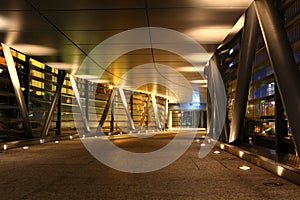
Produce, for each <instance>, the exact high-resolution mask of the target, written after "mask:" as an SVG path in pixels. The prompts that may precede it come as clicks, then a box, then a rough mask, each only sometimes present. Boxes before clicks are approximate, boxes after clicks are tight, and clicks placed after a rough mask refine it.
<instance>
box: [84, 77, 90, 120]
mask: <svg viewBox="0 0 300 200" xmlns="http://www.w3.org/2000/svg"><path fill="white" fill-rule="evenodd" d="M89 93H90V90H89V81H88V80H84V97H85V118H86V120H87V121H89V99H90V98H89Z"/></svg>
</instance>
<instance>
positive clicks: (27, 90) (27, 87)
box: [23, 56, 30, 113]
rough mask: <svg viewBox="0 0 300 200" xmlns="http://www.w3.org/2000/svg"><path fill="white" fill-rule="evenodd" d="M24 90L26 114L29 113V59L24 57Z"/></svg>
mask: <svg viewBox="0 0 300 200" xmlns="http://www.w3.org/2000/svg"><path fill="white" fill-rule="evenodd" d="M24 67H25V73H26V74H25V80H24V82H25V90H24V92H23V94H24V98H25V104H26V109H27V112H28V113H29V102H30V91H29V90H30V57H28V56H26V60H25V66H24Z"/></svg>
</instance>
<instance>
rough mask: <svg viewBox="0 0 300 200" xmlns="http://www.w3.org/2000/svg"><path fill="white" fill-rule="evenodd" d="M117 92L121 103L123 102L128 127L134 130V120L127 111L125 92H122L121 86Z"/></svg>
mask: <svg viewBox="0 0 300 200" xmlns="http://www.w3.org/2000/svg"><path fill="white" fill-rule="evenodd" d="M119 94H120V97H121V101H122V104H123V106H124V109H125V112H126V116H127V119H128V121H129V124H130V129H131V130H134V129H135V127H134V122H133V120H132V117H131V114H130V113H129V110H128V104H127V101H126V97H125V94H124V91H123V89H122V88H119Z"/></svg>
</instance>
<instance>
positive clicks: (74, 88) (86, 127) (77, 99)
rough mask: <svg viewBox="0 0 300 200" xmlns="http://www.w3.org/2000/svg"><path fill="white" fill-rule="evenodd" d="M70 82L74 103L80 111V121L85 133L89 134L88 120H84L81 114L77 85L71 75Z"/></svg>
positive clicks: (84, 117) (83, 114)
mask: <svg viewBox="0 0 300 200" xmlns="http://www.w3.org/2000/svg"><path fill="white" fill-rule="evenodd" d="M70 81H71V85H72V89H73V92H74V95H75V98H76V101H77V103H78V107H79V110H80V113H81V118H82V121H83V125H84V128H85V131H87V132H88V133H89V132H90V131H91V129H90V127H89V123H88V120H87V118H86V115H85V113H84V112H83V109H82V105H81V102H80V95H79V92H78V88H77V85H76V81H75V78H74V76H73V75H70Z"/></svg>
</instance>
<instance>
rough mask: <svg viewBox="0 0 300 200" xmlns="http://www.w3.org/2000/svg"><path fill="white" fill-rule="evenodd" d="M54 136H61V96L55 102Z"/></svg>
mask: <svg viewBox="0 0 300 200" xmlns="http://www.w3.org/2000/svg"><path fill="white" fill-rule="evenodd" d="M56 129H57V131H56V135H61V94H60V95H59V98H58V101H57V122H56Z"/></svg>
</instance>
